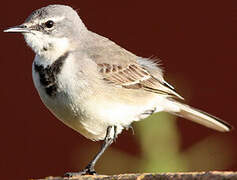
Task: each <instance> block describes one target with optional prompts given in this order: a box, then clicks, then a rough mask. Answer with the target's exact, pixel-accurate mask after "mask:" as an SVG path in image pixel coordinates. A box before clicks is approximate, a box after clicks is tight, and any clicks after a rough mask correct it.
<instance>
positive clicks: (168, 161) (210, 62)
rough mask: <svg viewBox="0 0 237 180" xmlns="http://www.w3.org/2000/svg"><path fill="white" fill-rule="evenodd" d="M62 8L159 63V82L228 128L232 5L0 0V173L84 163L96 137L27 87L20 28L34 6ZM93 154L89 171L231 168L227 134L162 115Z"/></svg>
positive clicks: (236, 6) (232, 101)
mask: <svg viewBox="0 0 237 180" xmlns="http://www.w3.org/2000/svg"><path fill="white" fill-rule="evenodd" d="M55 3H58V4H67V5H70V6H72V7H73V8H74V9H76V10H77V11H78V13H79V14H80V17H81V18H82V19H83V21H84V23H85V24H86V26H87V27H88V28H89V29H90V30H92V31H95V32H96V33H98V34H101V35H103V36H106V37H108V38H110V39H111V40H113V41H115V42H116V43H117V44H119V45H121V46H122V47H124V48H125V49H127V50H129V51H131V52H133V53H135V54H137V55H139V56H143V57H157V58H160V59H161V60H162V65H163V67H164V69H165V78H166V80H167V81H168V82H169V83H170V84H172V85H173V86H175V88H176V89H177V91H178V92H179V93H180V94H181V95H182V96H183V97H184V98H185V99H186V102H187V103H189V104H190V105H192V106H195V107H198V108H200V109H202V110H205V111H207V112H209V113H211V114H213V115H215V116H218V117H220V118H222V119H223V120H225V121H227V122H229V123H230V124H232V125H233V126H235V127H237V121H236V99H237V98H236V97H237V95H236V91H237V83H236V65H237V63H236V60H237V51H236V44H237V1H231V0H229V1H214V0H209V1H204V0H199V1H188V0H180V1H161V0H151V1H135V0H130V1H104V0H101V1H92V0H88V1H76V0H74V1H73V0H71V1H66V0H65V1H27V0H21V1H3V2H1V7H0V9H1V10H0V13H1V15H0V22H1V32H0V36H1V54H0V56H1V61H0V65H1V71H0V78H1V93H0V96H1V97H0V98H1V104H0V108H1V126H0V128H1V131H0V132H1V136H0V138H1V141H0V142H1V148H0V155H1V161H0V169H1V172H2V173H1V179H13V180H14V179H17V180H20V179H27V178H39V177H45V176H50V175H53V176H60V175H63V174H64V173H65V172H67V171H78V170H80V169H82V168H84V167H85V166H86V165H87V163H88V162H89V160H90V159H91V158H92V156H93V155H94V154H95V153H96V152H97V151H98V149H99V146H100V142H92V141H90V140H87V139H86V138H84V137H83V136H81V135H80V134H78V133H77V132H75V131H73V130H72V129H70V128H68V127H66V126H65V125H64V124H62V123H61V122H60V121H58V120H57V119H56V118H55V117H54V116H53V115H52V114H51V113H50V112H49V111H48V110H47V109H46V108H45V107H44V105H43V104H42V102H41V100H40V98H39V97H38V94H37V92H36V90H35V88H34V86H33V83H32V77H31V64H32V61H33V58H34V54H33V52H32V51H31V50H30V49H29V48H28V47H26V44H25V42H24V39H23V36H22V35H20V34H6V33H3V32H2V30H3V29H5V28H7V27H9V26H14V25H18V24H21V23H22V22H23V21H24V20H25V18H26V17H27V16H28V15H29V14H30V13H31V12H32V11H33V10H35V9H38V8H40V7H42V6H46V5H49V4H55ZM133 130H134V133H133V131H132V130H131V129H130V130H128V131H126V130H125V131H124V132H123V133H122V134H121V135H119V138H118V139H117V141H116V142H115V143H114V144H113V145H112V146H111V148H109V150H108V151H107V152H106V153H105V154H104V155H103V157H102V158H101V159H100V160H99V162H98V164H97V166H96V169H97V172H98V173H99V174H117V173H139V172H140V173H141V172H174V171H209V170H231V171H235V170H237V154H236V151H237V143H236V139H237V131H232V132H230V133H219V132H216V131H213V130H210V129H208V128H205V127H202V126H200V125H197V124H194V123H192V122H189V121H187V120H184V119H182V118H176V117H174V116H172V115H168V114H166V113H159V114H156V115H153V116H152V117H151V118H149V119H147V120H145V121H141V122H137V123H134V124H133Z"/></svg>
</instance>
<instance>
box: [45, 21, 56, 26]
mask: <svg viewBox="0 0 237 180" xmlns="http://www.w3.org/2000/svg"><path fill="white" fill-rule="evenodd" d="M53 25H54V22H53V21H52V20H49V21H47V22H46V23H45V26H46V27H47V28H51V27H53Z"/></svg>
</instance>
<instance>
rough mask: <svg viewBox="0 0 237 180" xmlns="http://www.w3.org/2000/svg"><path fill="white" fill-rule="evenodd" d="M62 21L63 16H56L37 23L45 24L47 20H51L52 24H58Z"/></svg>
mask: <svg viewBox="0 0 237 180" xmlns="http://www.w3.org/2000/svg"><path fill="white" fill-rule="evenodd" d="M63 19H65V17H64V16H57V17H51V18H47V19H42V20H40V21H39V23H45V22H47V21H49V20H52V21H54V22H58V21H61V20H63Z"/></svg>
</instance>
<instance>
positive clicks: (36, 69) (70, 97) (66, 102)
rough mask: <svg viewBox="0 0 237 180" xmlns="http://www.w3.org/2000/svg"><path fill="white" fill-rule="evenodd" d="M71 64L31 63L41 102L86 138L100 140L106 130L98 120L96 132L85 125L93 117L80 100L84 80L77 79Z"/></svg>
mask: <svg viewBox="0 0 237 180" xmlns="http://www.w3.org/2000/svg"><path fill="white" fill-rule="evenodd" d="M70 60H71V59H70ZM71 66H72V64H71V63H68V62H67V61H65V62H57V64H56V63H53V64H52V65H51V66H43V65H42V64H36V63H35V62H34V63H33V65H32V76H33V82H34V85H35V87H36V89H37V91H38V93H39V96H40V98H41V100H42V102H43V103H44V104H45V106H46V107H47V108H48V109H49V110H50V111H51V112H52V113H53V114H54V115H55V116H56V117H57V118H58V119H59V120H60V121H62V122H63V123H64V124H66V125H67V126H69V127H71V128H72V129H74V130H76V131H77V132H79V133H80V134H82V135H83V136H85V137H87V138H89V139H93V140H99V139H103V138H104V133H105V132H106V127H104V125H101V127H100V125H99V123H98V127H97V129H96V131H90V130H89V129H88V125H89V124H91V121H93V122H94V120H95V119H93V118H91V117H90V116H89V115H88V111H87V108H86V107H84V105H85V103H83V102H84V101H86V100H87V97H86V96H83V95H82V94H83V93H80V91H81V90H80V89H83V91H84V90H85V89H87V88H86V87H85V86H86V83H83V82H82V81H80V80H78V77H77V75H76V73H75V72H74V69H72V67H71ZM73 67H74V66H73ZM75 79H76V80H75ZM88 92H89V91H88ZM89 95H90V94H88V96H89ZM92 119H93V120H92Z"/></svg>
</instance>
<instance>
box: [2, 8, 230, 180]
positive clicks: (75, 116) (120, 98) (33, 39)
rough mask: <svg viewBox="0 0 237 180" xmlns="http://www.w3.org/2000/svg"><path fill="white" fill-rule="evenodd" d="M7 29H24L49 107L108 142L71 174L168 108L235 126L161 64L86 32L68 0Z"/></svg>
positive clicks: (213, 124) (221, 127)
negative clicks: (202, 105)
mask: <svg viewBox="0 0 237 180" xmlns="http://www.w3.org/2000/svg"><path fill="white" fill-rule="evenodd" d="M4 32H8V33H22V34H23V36H24V39H25V41H26V43H27V45H28V46H30V47H31V49H32V50H33V51H34V53H35V58H34V61H33V63H32V76H33V82H34V86H35V88H36V89H37V92H38V94H39V96H40V98H41V100H42V102H43V103H44V104H45V106H46V107H47V108H48V109H49V110H50V111H51V113H52V114H54V115H55V116H56V117H57V118H58V119H59V120H60V121H62V122H63V123H64V124H66V125H67V126H69V127H70V128H72V129H74V130H75V131H77V132H79V133H80V134H81V135H83V136H84V137H86V138H88V139H90V140H93V141H103V143H102V146H101V149H100V150H99V151H98V153H97V154H96V155H95V156H94V157H93V158H92V160H91V161H90V162H89V164H88V165H87V166H86V167H85V168H84V169H83V170H81V171H79V172H68V173H66V174H65V176H67V177H73V176H77V175H86V174H87V175H88V174H89V175H94V174H96V171H95V164H96V162H97V160H98V159H99V158H100V157H101V155H102V154H103V153H104V151H105V150H106V149H107V148H108V147H109V146H110V145H111V144H112V143H113V142H114V141H115V140H116V138H117V136H118V135H119V134H120V133H121V132H122V130H123V129H126V128H129V127H130V126H131V124H132V123H133V122H135V121H139V120H142V119H144V118H146V117H149V116H150V115H151V114H154V113H158V112H161V111H164V112H168V113H171V114H174V115H177V116H180V117H183V118H185V119H188V120H191V121H193V122H196V123H199V124H201V125H204V126H206V127H209V128H211V129H214V130H217V131H221V132H228V131H230V130H231V128H232V127H231V126H230V125H229V124H228V123H227V122H225V121H223V120H221V119H219V118H217V117H215V116H212V115H210V114H208V113H206V112H204V111H201V110H199V109H196V108H193V107H191V106H189V105H187V104H185V102H184V99H183V97H182V96H180V95H179V94H178V93H177V92H176V90H175V88H174V87H173V86H171V85H170V84H169V83H168V82H166V81H165V80H164V72H163V70H162V68H161V67H160V64H159V63H157V62H156V61H155V60H153V59H151V58H143V57H140V56H137V55H135V54H134V53H132V52H129V51H127V50H126V49H124V48H122V47H120V46H119V45H117V44H116V43H114V42H113V41H111V40H110V39H108V38H106V37H103V36H101V35H98V34H96V33H94V32H92V31H90V30H88V29H87V27H86V26H85V24H84V23H83V21H82V20H81V18H80V16H79V14H78V13H77V11H75V10H74V9H73V8H72V7H70V6H67V5H61V4H53V5H48V6H45V7H42V8H40V9H37V10H35V11H33V12H32V13H31V14H30V16H29V17H28V18H27V19H26V20H25V21H24V23H22V24H20V25H18V26H14V27H10V28H8V29H6V30H4Z"/></svg>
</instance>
